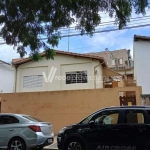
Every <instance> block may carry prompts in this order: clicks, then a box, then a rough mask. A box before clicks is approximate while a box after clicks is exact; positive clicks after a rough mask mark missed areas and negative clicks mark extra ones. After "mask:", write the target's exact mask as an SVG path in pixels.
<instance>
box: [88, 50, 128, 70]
mask: <svg viewBox="0 0 150 150" xmlns="http://www.w3.org/2000/svg"><path fill="white" fill-rule="evenodd" d="M88 54H91V55H96V56H100V57H103V58H104V59H105V61H106V62H107V65H108V67H109V68H112V67H115V66H113V65H112V60H114V59H116V58H118V59H119V58H122V59H123V64H122V65H118V66H126V64H125V61H126V60H128V50H126V49H121V50H114V51H109V50H105V51H102V52H95V53H88Z"/></svg>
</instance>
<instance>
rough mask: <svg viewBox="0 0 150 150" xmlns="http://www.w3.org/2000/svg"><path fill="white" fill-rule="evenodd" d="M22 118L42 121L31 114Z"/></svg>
mask: <svg viewBox="0 0 150 150" xmlns="http://www.w3.org/2000/svg"><path fill="white" fill-rule="evenodd" d="M23 117H24V118H26V119H28V120H30V121H34V122H43V121H42V120H40V119H38V118H35V117H32V116H23Z"/></svg>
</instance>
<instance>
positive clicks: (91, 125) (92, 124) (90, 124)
mask: <svg viewBox="0 0 150 150" xmlns="http://www.w3.org/2000/svg"><path fill="white" fill-rule="evenodd" d="M94 125H95V122H94V120H91V121H90V122H89V126H90V128H93V127H94Z"/></svg>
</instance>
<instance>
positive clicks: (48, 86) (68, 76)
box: [12, 51, 106, 92]
mask: <svg viewBox="0 0 150 150" xmlns="http://www.w3.org/2000/svg"><path fill="white" fill-rule="evenodd" d="M42 56H43V57H45V54H44V53H43V54H42ZM12 62H13V65H14V66H15V68H16V75H15V92H34V91H59V90H75V89H95V88H103V68H105V67H106V63H105V61H104V59H103V58H101V57H98V56H91V55H84V54H77V53H70V52H64V51H56V55H55V57H54V60H46V59H45V58H43V60H42V61H39V62H34V61H32V60H31V59H30V58H24V59H13V61H12ZM95 77H98V78H97V79H95Z"/></svg>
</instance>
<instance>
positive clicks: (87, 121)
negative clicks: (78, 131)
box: [80, 113, 95, 125]
mask: <svg viewBox="0 0 150 150" xmlns="http://www.w3.org/2000/svg"><path fill="white" fill-rule="evenodd" d="M93 116H95V113H93V114H91V115H89V116H88V117H87V118H85V119H84V120H83V121H81V122H80V124H83V125H86V124H88V123H89V122H90V120H91V119H92V117H93Z"/></svg>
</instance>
